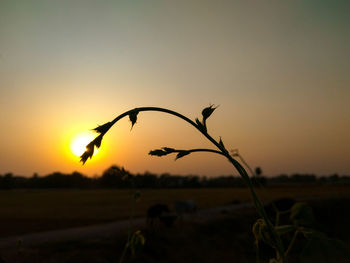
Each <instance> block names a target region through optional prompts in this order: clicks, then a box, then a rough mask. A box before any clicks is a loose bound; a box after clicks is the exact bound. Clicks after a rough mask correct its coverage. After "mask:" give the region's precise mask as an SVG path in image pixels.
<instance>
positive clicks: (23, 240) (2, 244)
mask: <svg viewBox="0 0 350 263" xmlns="http://www.w3.org/2000/svg"><path fill="white" fill-rule="evenodd" d="M251 207H253V205H252V204H251V203H243V204H235V205H228V206H221V207H215V208H211V209H206V210H199V211H198V212H197V213H196V214H195V215H187V216H185V217H184V218H183V219H184V220H194V221H205V220H208V219H210V218H213V217H216V216H218V215H219V214H222V213H227V212H231V211H235V210H238V209H242V208H251ZM129 224H130V225H131V229H135V228H136V227H140V228H142V227H144V226H145V225H146V218H144V217H143V218H136V219H134V220H132V221H129V220H118V221H116V222H112V223H107V224H100V225H93V226H85V227H77V228H69V229H64V230H54V231H47V232H40V233H32V234H24V235H18V236H12V237H7V238H1V239H0V249H7V248H9V249H14V248H16V247H18V245H19V243H20V246H21V247H28V246H31V245H35V244H41V243H47V242H60V241H67V240H70V241H72V240H81V239H87V238H108V237H112V236H116V235H118V234H125V233H127V231H128V226H129Z"/></svg>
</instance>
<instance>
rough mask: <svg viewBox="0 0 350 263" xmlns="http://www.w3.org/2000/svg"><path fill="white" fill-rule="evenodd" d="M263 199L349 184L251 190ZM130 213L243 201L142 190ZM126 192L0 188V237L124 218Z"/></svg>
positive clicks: (226, 195)
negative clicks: (186, 204) (182, 204)
mask: <svg viewBox="0 0 350 263" xmlns="http://www.w3.org/2000/svg"><path fill="white" fill-rule="evenodd" d="M257 192H258V194H259V196H260V197H261V199H262V200H263V201H265V202H267V201H271V200H274V199H277V198H281V197H294V198H320V197H324V198H328V197H347V196H350V186H298V187H283V188H267V189H258V190H257ZM140 193H141V198H140V199H139V200H138V201H137V202H136V207H135V216H145V215H146V211H147V208H148V207H149V206H150V205H152V204H155V203H166V204H168V205H169V207H170V209H172V204H173V202H174V201H175V200H186V199H191V200H195V201H196V202H197V204H198V207H199V209H204V208H210V207H215V206H220V205H227V204H231V203H232V202H234V201H240V202H249V201H250V200H251V199H250V194H249V191H248V189H246V188H211V189H160V190H151V189H143V190H141V191H140ZM132 195H133V192H131V191H130V190H102V189H100V190H10V191H1V192H0V224H1V230H0V237H5V236H10V235H17V234H23V233H30V232H36V231H44V230H52V229H59V228H67V227H74V226H82V225H89V224H97V223H102V222H108V221H113V220H118V219H125V218H127V217H129V216H130V213H131V202H132V200H133V199H132Z"/></svg>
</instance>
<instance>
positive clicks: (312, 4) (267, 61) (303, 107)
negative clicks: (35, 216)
mask: <svg viewBox="0 0 350 263" xmlns="http://www.w3.org/2000/svg"><path fill="white" fill-rule="evenodd" d="M349 13H350V2H349V1H316V0H315V1H268V2H263V1H34V0H33V1H24V0H22V1H5V0H0V123H1V129H0V146H1V147H0V174H3V173H6V172H13V173H15V174H20V175H26V176H31V175H32V174H33V173H34V172H37V173H39V174H45V173H50V172H53V171H62V172H72V171H80V172H82V173H84V174H86V175H91V176H92V175H95V174H101V173H102V171H103V170H105V169H106V168H108V167H109V166H111V165H112V164H117V165H120V166H124V167H125V168H126V169H128V170H130V171H132V172H144V171H146V170H148V171H152V172H156V173H162V172H170V173H176V174H198V175H209V176H215V175H222V174H232V173H236V172H235V171H234V170H233V168H232V166H231V165H230V164H229V163H228V162H227V160H225V158H222V157H220V156H215V155H214V156H213V155H212V154H210V153H198V154H191V155H190V156H188V157H186V158H182V159H180V160H178V161H176V162H174V156H166V157H163V158H158V157H152V156H149V155H148V152H149V150H151V149H156V148H160V147H163V146H169V147H176V148H186V149H187V148H192V147H211V145H210V144H208V143H207V142H206V141H205V140H204V138H203V136H202V135H201V134H199V133H198V132H197V131H195V130H194V129H193V127H191V126H189V125H188V124H187V123H185V122H183V121H181V120H179V119H176V118H174V117H171V116H167V115H164V114H162V113H149V112H145V113H143V112H142V113H140V114H139V116H138V121H137V123H136V125H135V126H134V128H133V129H132V131H130V127H131V124H130V122H129V121H128V120H127V119H125V120H123V121H121V122H119V123H118V125H116V126H115V127H113V128H112V129H111V131H110V132H109V133H108V134H106V136H105V137H104V141H103V142H102V146H101V149H100V150H99V152H98V153H97V154H96V157H94V158H92V159H91V160H89V161H88V162H87V163H86V164H85V165H84V166H82V164H81V163H80V162H79V151H78V150H79V149H77V147H78V146H75V144H76V143H77V140H78V139H81V138H83V135H82V134H85V133H87V132H91V129H92V128H95V127H96V126H97V125H99V124H103V123H105V122H108V121H110V120H112V119H113V118H114V117H115V116H117V115H119V114H120V113H122V112H124V111H126V110H129V109H132V108H134V107H141V106H159V107H165V108H169V109H172V110H176V111H178V112H180V113H183V114H184V115H187V116H188V117H189V118H191V119H194V118H195V117H200V116H201V111H202V109H203V108H204V107H207V106H209V105H211V104H214V105H219V107H218V108H217V110H216V111H215V112H214V113H213V115H212V116H211V117H210V119H209V120H208V131H209V132H210V133H211V134H212V135H213V136H214V137H215V138H219V136H221V137H222V140H223V142H224V143H225V146H226V147H227V148H228V149H239V151H240V153H241V154H242V155H243V156H244V158H245V159H246V160H247V161H248V163H250V164H251V166H253V167H256V166H260V167H261V168H262V170H263V172H264V174H266V175H276V174H280V173H294V172H300V173H315V174H319V175H328V174H332V173H340V174H350V157H349V156H350V147H349V146H350V136H349V134H350V118H349V116H350V50H349V49H350V48H349V41H350V17H349ZM84 136H85V135H84ZM88 142H89V141H87V142H85V143H88ZM80 154H81V153H80Z"/></svg>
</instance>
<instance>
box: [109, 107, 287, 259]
mask: <svg viewBox="0 0 350 263" xmlns="http://www.w3.org/2000/svg"><path fill="white" fill-rule="evenodd" d="M142 111H158V112H164V113H168V114H170V115H174V116H176V117H179V118H180V119H183V120H184V121H186V122H187V123H189V124H190V125H192V126H193V127H195V128H196V129H197V130H198V131H199V132H201V133H202V134H203V135H204V136H205V137H206V138H207V139H208V140H209V141H211V142H212V143H213V144H214V145H215V146H216V147H217V148H218V149H219V150H220V151H215V150H210V149H197V150H196V149H194V150H195V151H203V150H204V151H210V152H215V153H219V154H221V155H224V156H225V157H226V158H227V159H228V160H229V161H230V163H231V164H232V165H233V166H234V167H235V168H236V170H237V171H238V172H239V174H240V175H241V177H242V179H243V180H244V182H245V183H246V184H247V186H248V187H249V189H250V192H251V195H252V197H253V201H254V205H255V207H256V210H257V212H258V213H259V215H260V216H261V217H262V218H263V219H264V220H265V222H266V224H267V225H268V229H269V232H270V234H271V236H272V237H273V238H274V240H275V241H276V249H277V251H278V253H277V257H278V258H280V259H281V260H282V262H285V252H284V248H283V244H282V241H281V239H280V237H279V236H278V234H277V233H276V231H275V230H274V226H273V225H272V223H271V221H270V220H269V218H268V216H267V214H266V212H265V209H264V205H263V204H262V202H261V201H260V199H259V198H258V196H257V194H256V192H255V190H254V187H253V184H252V182H251V180H250V178H249V175H248V173H247V172H246V170H245V169H244V168H243V167H242V165H241V164H240V163H239V162H238V161H236V160H235V159H234V158H233V157H232V156H231V155H230V154H229V152H228V151H227V150H226V148H225V147H224V146H223V144H221V143H218V142H217V141H216V140H215V139H213V137H211V136H210V135H209V134H208V133H207V131H206V130H203V129H201V128H200V127H199V126H198V125H197V124H196V123H195V122H194V121H192V120H191V119H189V118H187V117H186V116H184V115H182V114H180V113H178V112H175V111H172V110H168V109H165V108H160V107H140V108H135V109H132V110H129V111H126V112H124V113H122V114H121V115H119V116H117V117H116V118H115V119H114V120H113V121H112V122H111V125H110V127H111V126H113V125H114V124H115V123H116V122H118V121H119V120H120V119H122V118H124V117H126V116H128V115H130V114H133V113H135V112H136V113H139V112H142ZM110 127H109V128H110ZM105 132H107V130H106V131H105Z"/></svg>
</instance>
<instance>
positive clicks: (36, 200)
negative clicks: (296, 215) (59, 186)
mask: <svg viewBox="0 0 350 263" xmlns="http://www.w3.org/2000/svg"><path fill="white" fill-rule="evenodd" d="M349 190H350V189H349V188H348V187H345V186H344V187H339V186H338V187H299V188H283V189H282V188H275V189H266V190H261V189H260V190H259V195H260V196H262V198H263V199H264V200H265V201H267V200H271V199H275V198H280V197H298V198H306V199H309V202H310V203H312V206H313V211H314V214H315V217H316V221H317V225H316V227H317V228H318V229H319V230H322V231H323V232H325V233H326V234H327V235H328V236H330V237H334V238H338V239H341V240H343V241H344V242H345V243H346V244H347V246H348V248H350V246H349V244H350V239H349V237H350V227H349V224H348V222H350V213H349V211H350V199H349V198H350V196H349V195H350V194H349V193H350V191H349ZM0 194H1V195H2V197H3V198H6V197H8V199H7V200H4V199H0V200H1V202H2V205H3V208H4V209H3V210H2V215H4V218H5V219H7V221H6V220H4V218H3V222H4V224H3V225H2V230H3V231H4V232H6V227H7V226H10V225H11V221H10V220H11V216H10V211H12V212H13V211H17V212H18V211H19V212H18V214H16V213H15V214H13V215H12V218H18V219H21V220H18V221H14V222H13V224H15V225H16V224H19V225H20V224H21V222H25V221H26V219H28V218H29V217H30V216H31V218H32V219H33V225H34V226H35V227H34V228H29V229H30V230H31V231H29V230H28V229H27V231H24V232H23V229H24V230H26V229H25V228H21V227H20V228H19V229H20V231H18V232H17V233H16V232H15V231H13V230H11V231H12V233H15V235H16V236H15V237H7V238H6V237H3V238H2V239H1V240H0V256H1V257H2V258H3V259H4V260H5V262H19V263H21V262H53V263H55V262H78V263H79V262H118V261H119V258H120V256H121V253H122V249H123V247H124V245H125V241H126V238H127V229H128V224H129V222H128V221H126V220H122V221H118V222H113V223H112V222H111V221H112V220H114V219H115V218H116V219H118V218H125V216H126V215H127V212H129V214H130V194H131V193H130V191H120V190H88V191H85V190H84V191H83V190H69V191H68V190H62V191H56V190H55V191H10V192H1V193H0ZM16 194H17V196H16ZM141 195H142V199H141V200H140V201H138V202H137V209H136V214H137V215H142V214H143V215H144V213H145V211H146V209H147V206H149V205H150V204H152V203H157V202H161V201H163V202H162V203H168V204H170V205H171V203H172V201H173V200H177V199H178V200H184V199H193V200H196V201H197V202H198V204H199V206H202V207H203V208H204V209H203V210H202V211H200V212H199V213H198V214H197V215H195V216H189V217H188V218H187V219H185V220H183V221H181V220H178V221H176V222H175V225H174V226H173V227H171V228H166V227H164V226H163V225H161V224H157V225H156V226H155V227H154V228H152V229H151V228H149V227H145V218H142V217H140V218H137V219H136V221H135V222H134V223H133V224H132V227H131V228H132V230H133V231H134V230H137V229H141V231H142V233H143V235H144V236H145V238H146V243H145V246H144V247H143V248H142V250H141V251H140V253H139V254H137V255H136V256H135V257H134V258H132V259H131V261H132V262H150V263H153V262H174V263H175V262H204V263H205V262H238V263H239V262H255V255H256V251H255V247H254V245H253V244H254V243H253V241H254V240H253V235H252V234H251V228H252V225H253V223H254V222H255V220H256V219H257V215H256V213H255V211H254V209H252V208H249V207H247V206H245V205H242V203H241V202H242V201H243V202H244V201H245V200H249V193H248V192H247V190H246V189H179V190H142V191H141ZM346 196H347V198H346ZM19 198H23V199H22V200H23V201H22V202H19V201H18V200H19ZM42 198H44V199H42ZM320 198H321V199H320ZM110 199H112V201H114V202H116V203H117V204H118V205H119V206H115V205H114V204H113V205H112V202H111V200H110ZM40 200H43V202H41V201H40ZM131 200H132V199H131ZM142 203H143V204H142ZM230 203H240V204H238V206H237V204H236V205H232V204H231V205H229V206H227V205H228V204H230ZM28 204H31V205H33V206H32V207H33V208H34V209H33V210H34V211H32V210H31V209H30V208H31V207H26V205H28ZM48 204H50V205H51V206H50V205H48ZM84 204H85V205H84ZM140 204H142V205H140ZM52 205H54V207H52ZM221 205H225V207H219V208H214V207H217V206H221ZM55 206H56V209H55ZM49 207H51V208H50V209H51V210H50V209H48V208H49ZM210 207H212V208H211V209H208V208H210ZM112 208H113V209H116V210H117V211H118V209H119V213H116V212H115V211H114V210H113V209H112ZM11 209H12V210H11ZM48 210H50V211H51V213H49V214H47V211H48ZM76 210H77V211H76ZM85 210H87V211H89V212H90V213H93V212H96V211H104V210H106V213H103V212H102V214H101V215H88V216H89V219H93V218H95V219H94V220H92V221H88V220H86V221H84V220H82V218H81V216H86V215H87V212H86V211H85ZM123 211H124V214H123ZM44 212H45V213H44ZM19 215H22V216H23V218H19ZM113 215H114V216H115V217H113ZM116 215H117V216H116ZM122 215H123V216H122ZM6 216H7V217H6ZM35 216H37V217H39V218H40V219H39V220H37V221H36V220H35ZM60 216H61V217H62V218H60ZM79 216H80V218H79ZM118 216H119V217H118ZM67 218H68V219H69V218H76V222H75V223H76V224H77V225H79V224H78V223H79V222H83V223H82V225H86V224H92V223H94V222H96V223H98V225H94V226H89V227H79V228H74V229H67V230H62V231H50V232H46V233H40V232H39V233H34V234H25V233H26V232H27V233H28V232H35V231H33V229H34V230H35V229H36V228H38V229H39V230H45V229H50V228H47V226H48V224H47V223H45V220H48V221H50V220H57V221H59V220H63V221H64V220H67ZM96 218H97V219H96ZM79 220H82V221H79ZM35 221H36V224H34V223H35ZM41 222H43V226H41V228H40V227H38V226H37V225H40V224H41ZM67 222H68V223H67ZM67 222H65V223H64V224H62V225H61V226H60V227H65V226H70V227H71V226H74V224H73V225H70V224H69V221H67ZM103 222H108V223H106V224H104V223H103ZM6 224H7V225H6ZM27 226H28V225H27ZM49 226H50V227H52V225H50V224H49ZM10 228H11V227H10ZM11 231H8V233H10V232H11ZM301 242H302V241H301ZM291 262H300V261H291ZM311 262H312V261H311ZM338 262H348V261H338Z"/></svg>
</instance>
